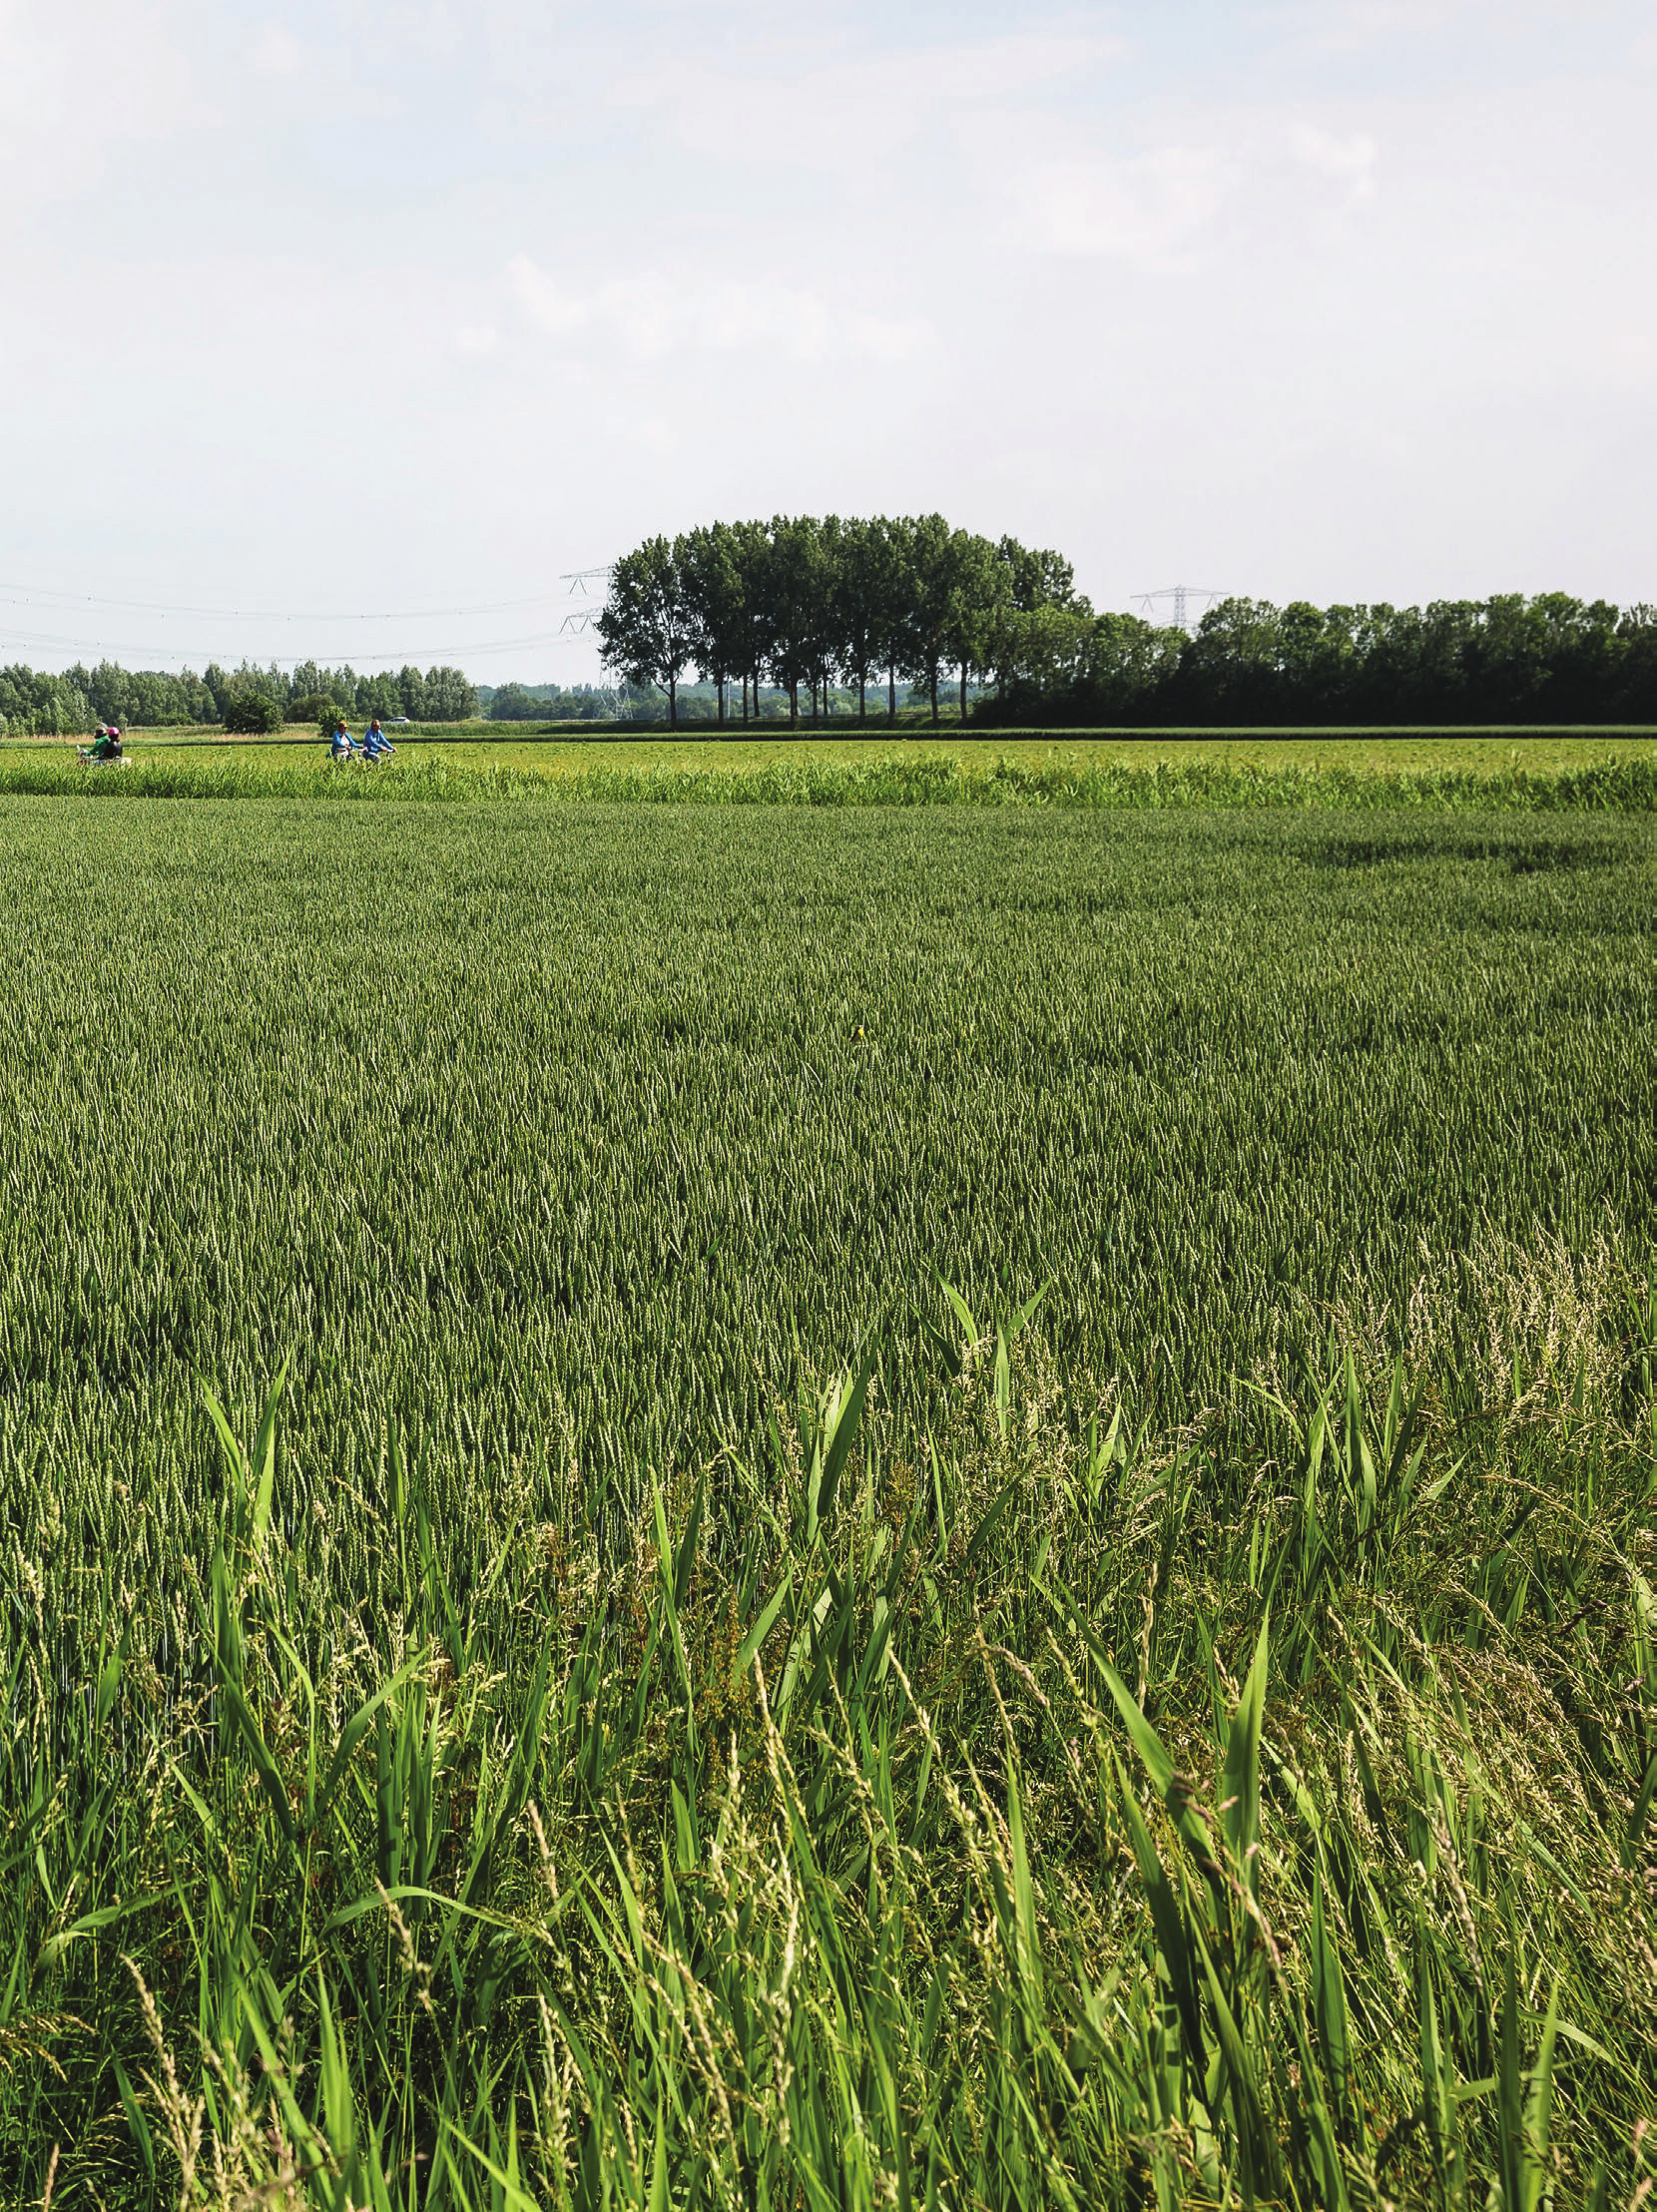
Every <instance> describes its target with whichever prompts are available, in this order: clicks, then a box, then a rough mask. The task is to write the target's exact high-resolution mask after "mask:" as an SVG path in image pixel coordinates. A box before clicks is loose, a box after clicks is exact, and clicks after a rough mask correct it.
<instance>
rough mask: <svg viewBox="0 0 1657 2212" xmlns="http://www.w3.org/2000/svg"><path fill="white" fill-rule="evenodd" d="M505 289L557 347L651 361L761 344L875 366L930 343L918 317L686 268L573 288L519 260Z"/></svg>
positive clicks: (806, 356) (510, 267) (804, 356)
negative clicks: (843, 357)
mask: <svg viewBox="0 0 1657 2212" xmlns="http://www.w3.org/2000/svg"><path fill="white" fill-rule="evenodd" d="M505 278H506V288H507V292H508V295H509V297H510V298H511V300H512V301H513V303H514V304H515V305H516V307H517V308H518V309H519V311H520V314H521V315H522V317H523V318H524V319H525V320H526V321H527V322H529V324H530V325H531V326H532V327H533V328H534V329H535V330H536V331H538V332H539V333H540V334H541V335H542V336H544V337H548V338H552V339H554V340H556V341H557V342H558V344H559V346H560V348H561V349H563V350H565V351H571V350H578V349H579V350H588V349H592V350H597V351H604V350H610V351H613V352H620V353H622V354H623V355H625V356H627V357H628V358H630V359H632V360H634V361H639V362H645V361H652V360H656V359H658V358H660V357H661V356H662V355H663V354H665V353H669V352H673V351H677V350H696V351H699V352H713V353H721V352H734V351H737V350H740V349H741V348H743V347H745V346H751V345H756V344H761V343H764V344H769V345H772V346H774V347H776V348H777V349H778V350H779V351H781V352H782V353H784V354H786V355H788V356H789V357H791V358H793V359H796V360H823V359H826V358H827V357H829V355H830V354H831V353H834V352H844V353H847V354H850V355H852V356H854V357H855V356H861V357H863V358H866V359H870V360H875V361H884V362H897V361H903V360H907V359H909V358H911V357H912V356H913V355H914V354H915V353H917V352H919V351H920V350H922V348H923V347H924V346H926V345H927V344H928V343H929V342H930V339H931V325H930V324H929V323H928V322H927V321H926V320H925V318H924V317H922V316H892V317H888V316H882V315H875V314H870V313H867V312H866V311H862V310H851V309H845V310H842V309H840V308H838V307H836V306H835V305H834V303H833V302H832V301H831V300H829V298H828V297H826V296H825V295H824V294H823V293H822V292H819V291H814V290H811V289H805V288H802V287H800V286H798V285H791V284H785V283H777V284H765V283H739V282H736V281H734V280H732V279H730V278H725V279H719V280H710V279H709V278H708V277H707V275H706V273H705V272H703V271H700V270H697V269H694V268H689V267H687V268H685V269H683V270H680V271H678V272H676V273H675V274H674V275H673V276H672V277H669V276H665V275H663V274H662V273H661V272H660V271H653V270H646V271H642V272H640V273H639V274H637V275H635V276H632V277H607V278H605V279H604V280H603V281H602V282H600V283H598V284H596V285H594V286H592V287H591V288H590V289H587V290H579V289H572V288H571V287H570V286H569V285H567V284H565V283H562V282H560V281H559V279H558V278H556V277H552V276H550V275H549V274H548V273H547V271H545V270H544V269H542V268H541V267H540V266H539V265H538V264H537V263H535V262H534V261H532V260H531V259H530V257H529V256H528V255H527V254H516V255H514V256H513V258H512V260H511V261H510V262H509V263H508V264H507V266H506V272H505Z"/></svg>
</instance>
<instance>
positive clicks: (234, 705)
mask: <svg viewBox="0 0 1657 2212" xmlns="http://www.w3.org/2000/svg"><path fill="white" fill-rule="evenodd" d="M281 724H282V710H281V708H280V706H279V705H278V704H277V702H276V700H274V699H266V698H264V697H262V696H261V694H260V693H258V692H241V693H239V694H237V695H236V696H235V697H233V698H230V699H227V700H226V702H225V728H226V729H227V730H228V731H231V732H232V733H234V735H236V736H237V737H243V738H254V737H264V736H266V735H267V734H268V733H269V732H270V731H272V730H279V729H280V728H281Z"/></svg>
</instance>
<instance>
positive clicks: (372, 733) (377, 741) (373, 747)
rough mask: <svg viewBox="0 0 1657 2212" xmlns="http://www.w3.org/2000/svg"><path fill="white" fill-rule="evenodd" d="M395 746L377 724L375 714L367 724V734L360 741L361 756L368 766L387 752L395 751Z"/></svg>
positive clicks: (377, 720) (377, 719) (377, 718)
mask: <svg viewBox="0 0 1657 2212" xmlns="http://www.w3.org/2000/svg"><path fill="white" fill-rule="evenodd" d="M396 750H397V749H396V747H395V746H394V745H393V744H392V743H391V740H390V739H389V738H388V737H387V736H386V735H385V732H384V731H383V730H382V729H381V728H380V726H379V717H378V715H376V716H375V717H374V719H373V721H372V722H370V723H369V725H368V734H367V736H366V737H365V738H364V739H363V741H362V758H363V759H364V760H365V761H366V762H367V764H368V766H369V767H370V768H372V767H373V765H374V763H375V762H376V761H378V760H380V759H381V758H382V757H383V756H384V755H385V754H387V753H395V751H396Z"/></svg>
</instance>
